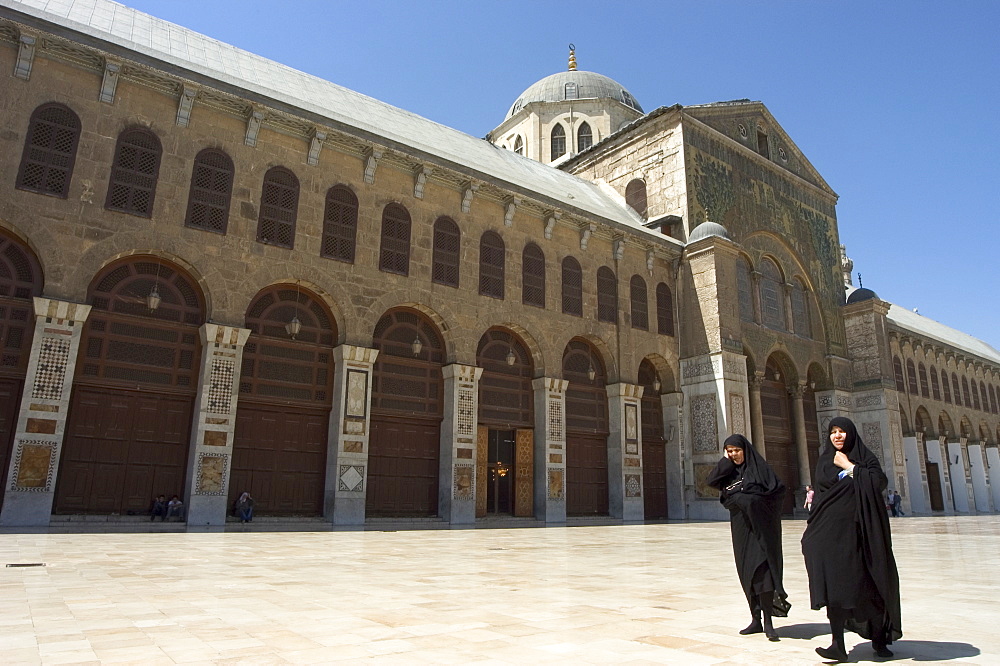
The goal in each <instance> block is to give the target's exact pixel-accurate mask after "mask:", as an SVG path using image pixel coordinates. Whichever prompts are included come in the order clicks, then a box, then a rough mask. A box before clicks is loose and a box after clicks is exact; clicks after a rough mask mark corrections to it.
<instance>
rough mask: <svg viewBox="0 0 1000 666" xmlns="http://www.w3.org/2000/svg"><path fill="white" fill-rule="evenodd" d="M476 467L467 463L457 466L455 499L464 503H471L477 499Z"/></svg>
mask: <svg viewBox="0 0 1000 666" xmlns="http://www.w3.org/2000/svg"><path fill="white" fill-rule="evenodd" d="M474 477H475V466H474V465H470V464H467V463H462V464H460V465H455V492H454V498H455V499H456V500H459V501H463V502H471V501H472V500H474V499H475V490H476V487H475V484H474V482H473V479H474Z"/></svg>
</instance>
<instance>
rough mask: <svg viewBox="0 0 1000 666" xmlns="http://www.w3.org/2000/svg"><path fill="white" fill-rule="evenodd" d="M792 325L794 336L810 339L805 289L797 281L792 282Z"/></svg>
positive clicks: (810, 328)
mask: <svg viewBox="0 0 1000 666" xmlns="http://www.w3.org/2000/svg"><path fill="white" fill-rule="evenodd" d="M792 324H793V325H794V326H795V334H796V335H801V336H802V337H803V338H811V337H812V327H811V325H810V322H809V302H808V300H807V297H806V288H805V286H803V284H802V283H801V282H800V281H799V280H797V279H796V280H792Z"/></svg>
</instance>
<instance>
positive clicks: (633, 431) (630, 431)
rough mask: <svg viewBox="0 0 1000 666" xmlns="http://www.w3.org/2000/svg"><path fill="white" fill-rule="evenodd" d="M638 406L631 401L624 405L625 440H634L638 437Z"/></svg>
mask: <svg viewBox="0 0 1000 666" xmlns="http://www.w3.org/2000/svg"><path fill="white" fill-rule="evenodd" d="M638 412H639V410H638V407H637V406H636V405H635V404H633V403H627V404H626V405H625V441H627V442H634V441H636V439H638V437H639V416H638Z"/></svg>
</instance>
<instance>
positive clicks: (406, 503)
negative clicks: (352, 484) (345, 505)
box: [365, 415, 441, 516]
mask: <svg viewBox="0 0 1000 666" xmlns="http://www.w3.org/2000/svg"><path fill="white" fill-rule="evenodd" d="M371 424H372V432H371V438H370V440H369V450H370V453H369V456H368V491H367V497H366V502H365V504H366V511H367V512H368V513H370V514H372V515H389V516H405V515H430V516H433V515H436V514H437V493H438V460H439V450H440V437H441V430H440V424H439V423H437V422H430V421H416V422H406V421H400V420H398V419H394V418H392V417H377V416H374V415H373V416H372V420H371Z"/></svg>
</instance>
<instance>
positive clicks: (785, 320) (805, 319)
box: [736, 257, 812, 338]
mask: <svg viewBox="0 0 1000 666" xmlns="http://www.w3.org/2000/svg"><path fill="white" fill-rule="evenodd" d="M759 268H760V270H759V271H758V272H757V275H756V277H757V296H758V299H756V300H755V299H754V297H753V296H754V289H753V280H752V277H751V276H752V272H751V267H750V264H749V262H747V260H746V259H744V258H741V259H740V260H739V261H737V264H736V287H737V292H738V294H739V303H740V319H741V320H742V321H745V322H755V323H758V324H762V325H764V326H766V327H767V328H771V329H774V330H777V331H787V332H789V333H794V334H795V335H800V336H802V337H804V338H811V337H812V324H811V322H810V318H809V301H808V298H807V296H806V288H805V285H803V284H802V282H801V280H799V279H798V278H794V279H793V280H792V281H791V282H790V283H786V282H785V280H784V278H783V277H782V275H781V269H779V268H778V266H777V264H775V263H774V261H772V260H771V259H770V258H768V257H765V258H764V259H762V260H761V262H760V267H759ZM786 292H787V299H786ZM758 303H759V306H758Z"/></svg>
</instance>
